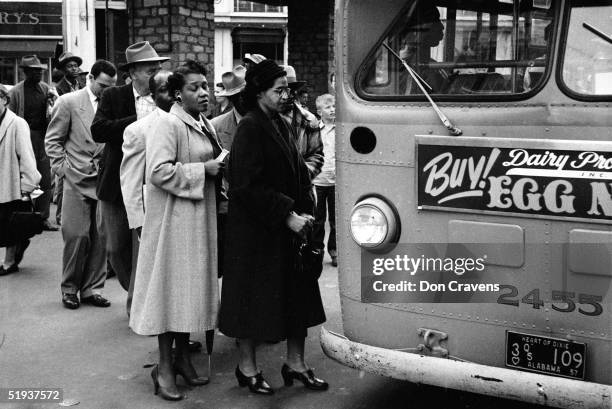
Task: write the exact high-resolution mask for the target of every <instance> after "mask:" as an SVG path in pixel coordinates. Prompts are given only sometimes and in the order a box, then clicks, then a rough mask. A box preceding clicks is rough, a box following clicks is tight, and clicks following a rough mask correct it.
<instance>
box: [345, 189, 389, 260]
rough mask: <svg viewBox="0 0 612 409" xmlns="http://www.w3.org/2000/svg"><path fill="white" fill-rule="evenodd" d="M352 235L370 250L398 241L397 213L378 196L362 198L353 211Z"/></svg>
mask: <svg viewBox="0 0 612 409" xmlns="http://www.w3.org/2000/svg"><path fill="white" fill-rule="evenodd" d="M351 235H352V236H353V240H355V242H356V243H357V244H359V245H360V246H361V247H364V248H367V249H370V250H374V249H376V250H379V249H383V248H385V247H387V246H388V245H389V244H391V243H395V242H397V238H398V236H399V220H398V217H397V213H396V212H395V210H394V209H393V208H391V206H390V205H389V204H387V202H385V201H384V200H382V199H380V198H378V197H368V198H366V199H363V200H360V201H359V202H358V203H357V204H356V205H355V206H354V207H353V210H352V211H351Z"/></svg>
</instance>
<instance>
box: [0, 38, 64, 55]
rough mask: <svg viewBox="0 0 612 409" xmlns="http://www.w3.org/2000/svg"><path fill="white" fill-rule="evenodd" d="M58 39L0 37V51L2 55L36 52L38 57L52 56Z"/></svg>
mask: <svg viewBox="0 0 612 409" xmlns="http://www.w3.org/2000/svg"><path fill="white" fill-rule="evenodd" d="M58 41H60V40H5V39H0V53H1V54H2V56H3V57H17V56H22V55H28V54H36V55H37V56H38V57H39V58H52V57H53V56H54V53H55V45H56V44H57V42H58Z"/></svg>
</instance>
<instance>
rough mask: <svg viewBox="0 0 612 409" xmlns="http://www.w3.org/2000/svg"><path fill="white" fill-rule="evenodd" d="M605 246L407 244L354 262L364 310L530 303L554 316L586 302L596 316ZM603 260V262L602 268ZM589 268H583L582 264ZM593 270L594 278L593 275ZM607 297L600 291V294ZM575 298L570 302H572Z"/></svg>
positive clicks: (365, 253)
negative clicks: (598, 277) (418, 305)
mask: <svg viewBox="0 0 612 409" xmlns="http://www.w3.org/2000/svg"><path fill="white" fill-rule="evenodd" d="M608 247H609V246H605V245H600V244H591V243H587V244H585V243H572V244H568V243H538V244H526V243H493V244H492V243H413V244H399V245H397V246H396V247H395V248H394V249H393V250H391V251H390V252H388V253H385V254H377V253H375V252H370V251H367V250H363V251H362V256H361V301H362V302H366V303H497V304H507V305H512V306H519V304H531V305H532V307H533V308H544V306H545V304H546V303H549V304H551V306H552V308H553V309H555V310H557V311H562V310H568V309H569V308H571V306H572V305H576V304H577V303H579V302H580V300H579V298H580V299H582V300H583V301H585V300H586V301H589V300H590V301H589V302H586V304H587V306H590V308H585V309H583V311H592V312H594V313H597V312H599V307H598V306H599V305H600V303H599V302H598V301H597V300H600V299H603V298H604V297H605V295H606V294H602V287H601V285H600V284H598V282H597V280H589V279H586V277H587V276H592V275H597V274H600V273H604V274H606V271H607V270H608V269H609V266H608V265H603V264H602V262H603V263H604V264H605V260H612V259H611V258H610V249H609V248H608ZM602 260H603V261H602ZM589 263H590V264H589ZM599 270H601V271H599ZM604 292H605V293H607V289H605V291H604ZM572 297H573V298H575V302H574V300H573V298H572Z"/></svg>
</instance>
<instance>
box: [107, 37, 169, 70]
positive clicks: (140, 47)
mask: <svg viewBox="0 0 612 409" xmlns="http://www.w3.org/2000/svg"><path fill="white" fill-rule="evenodd" d="M169 59H170V58H169V57H160V56H159V55H157V51H155V48H153V46H152V45H151V44H149V42H148V41H141V42H139V43H136V44H132V45H131V46H129V47H128V48H126V49H125V61H126V63H125V64H122V65H120V66H119V69H121V70H123V71H126V70H127V69H128V68H129V67H130V66H131V65H132V64H136V63H139V62H157V61H159V62H161V61H168V60H169Z"/></svg>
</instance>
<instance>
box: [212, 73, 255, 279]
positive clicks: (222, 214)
mask: <svg viewBox="0 0 612 409" xmlns="http://www.w3.org/2000/svg"><path fill="white" fill-rule="evenodd" d="M226 74H228V75H227V82H226V84H225V89H224V90H223V91H221V93H220V95H221V96H224V97H226V98H227V99H228V100H229V101H230V103H231V105H232V109H231V111H229V112H226V113H225V114H222V115H220V116H217V117H215V118H213V119H212V120H211V121H210V123H211V124H212V126H213V127H214V128H215V131H216V133H217V137H218V138H219V142H221V146H222V147H223V149H227V150H228V151H231V150H232V142H233V141H234V135H235V134H236V128H238V123H239V122H240V121H241V120H242V118H243V117H244V116H245V115H246V114H247V111H246V109H245V107H244V103H243V99H242V96H243V94H242V91H243V90H244V88H245V86H246V81H245V79H244V75H245V68H244V67H243V66H242V65H238V66H236V67H235V68H234V70H233V71H229V72H227V73H226ZM224 75H225V74H224ZM227 160H229V158H228V159H226V163H227ZM222 183H223V188H224V193H223V198H225V200H223V199H221V200H220V202H219V204H218V209H219V210H218V214H217V240H218V242H219V243H222V242H223V240H224V235H225V220H226V217H227V198H226V197H225V192H227V191H228V189H229V184H228V181H227V179H226V178H225V177H224V178H223V182H222ZM218 256H219V275H222V274H223V270H222V268H223V262H222V260H223V257H224V246H219V255H218Z"/></svg>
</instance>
